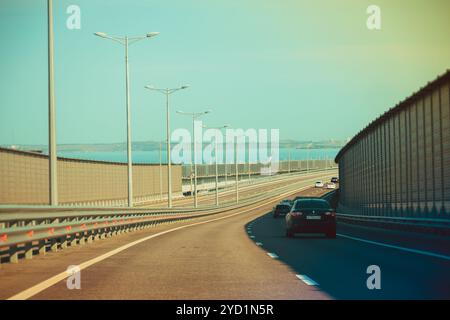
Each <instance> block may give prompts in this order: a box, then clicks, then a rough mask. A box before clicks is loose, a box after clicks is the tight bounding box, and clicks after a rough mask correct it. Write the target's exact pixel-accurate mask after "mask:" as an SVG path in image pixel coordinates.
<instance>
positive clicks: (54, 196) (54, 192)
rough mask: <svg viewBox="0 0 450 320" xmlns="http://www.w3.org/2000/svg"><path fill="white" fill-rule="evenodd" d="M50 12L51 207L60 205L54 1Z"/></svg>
mask: <svg viewBox="0 0 450 320" xmlns="http://www.w3.org/2000/svg"><path fill="white" fill-rule="evenodd" d="M47 10H48V17H47V18H48V160H49V198H50V199H49V200H50V205H52V206H56V205H58V179H57V166H58V164H57V157H56V116H55V113H56V107H55V81H54V73H55V72H54V64H53V55H54V51H53V1H52V0H48V1H47Z"/></svg>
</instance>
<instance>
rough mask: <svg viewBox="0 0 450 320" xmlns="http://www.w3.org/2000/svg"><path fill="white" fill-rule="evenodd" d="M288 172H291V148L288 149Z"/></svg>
mask: <svg viewBox="0 0 450 320" xmlns="http://www.w3.org/2000/svg"><path fill="white" fill-rule="evenodd" d="M288 173H291V148H289V150H288Z"/></svg>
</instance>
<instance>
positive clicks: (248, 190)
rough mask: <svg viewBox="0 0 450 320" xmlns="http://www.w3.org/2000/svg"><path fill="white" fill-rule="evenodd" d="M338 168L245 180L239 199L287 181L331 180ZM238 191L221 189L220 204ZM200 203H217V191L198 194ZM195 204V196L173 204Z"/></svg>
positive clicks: (158, 203) (151, 205)
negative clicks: (252, 180)
mask: <svg viewBox="0 0 450 320" xmlns="http://www.w3.org/2000/svg"><path fill="white" fill-rule="evenodd" d="M337 174H338V172H337V170H325V171H319V172H312V173H301V174H294V175H290V176H285V177H284V178H283V179H274V180H265V181H264V180H263V179H261V180H262V181H259V182H258V183H256V184H246V183H245V181H244V182H242V183H241V184H240V185H239V199H240V200H245V199H246V198H250V197H252V196H254V195H256V194H260V193H261V192H264V191H270V190H271V189H273V188H276V187H279V186H283V185H286V183H287V182H289V183H294V182H297V181H301V180H304V179H318V180H320V179H322V180H324V181H326V180H329V179H330V178H331V177H333V176H337ZM235 199H236V192H235V188H234V186H232V187H229V188H227V189H222V190H219V204H224V203H230V202H233V201H235ZM165 204H166V202H164V201H163V202H156V203H152V204H149V205H146V206H145V207H149V208H153V207H154V208H160V207H164V205H165ZM198 204H199V206H206V205H214V204H215V192H214V191H212V192H209V193H202V194H199V195H198ZM193 205H194V197H192V196H187V197H184V198H179V199H174V200H173V206H174V207H175V208H176V207H193Z"/></svg>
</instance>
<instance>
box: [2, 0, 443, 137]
mask: <svg viewBox="0 0 450 320" xmlns="http://www.w3.org/2000/svg"><path fill="white" fill-rule="evenodd" d="M71 4H76V5H78V6H80V8H81V30H69V29H67V28H66V19H67V18H68V15H67V14H66V8H67V7H68V6H69V5H71ZM370 4H376V5H378V6H380V8H381V14H382V30H380V31H370V30H368V29H367V28H366V19H367V14H366V8H367V6H368V5H370ZM54 15H55V72H56V74H55V76H56V105H57V142H58V143H108V142H123V141H125V140H126V129H125V83H124V81H125V78H124V71H125V70H124V68H125V67H124V48H123V47H122V46H120V45H119V44H117V43H115V42H112V41H109V40H105V39H101V38H98V37H95V36H93V33H94V32H96V31H103V32H106V33H108V34H111V35H126V34H128V35H142V34H145V33H147V32H150V31H159V32H160V33H161V34H160V35H159V36H158V37H155V38H153V39H149V40H144V41H142V42H139V43H136V44H135V45H133V46H131V47H130V67H131V70H130V72H131V104H132V125H133V140H135V141H143V140H160V139H163V138H164V133H165V113H164V107H165V105H164V103H165V100H164V96H163V95H162V94H159V93H157V92H151V91H148V90H146V89H144V86H145V85H147V84H153V85H155V86H157V87H176V86H179V85H183V84H189V85H191V87H190V88H189V89H188V90H185V91H180V92H177V93H175V94H174V95H173V98H172V111H173V112H172V113H171V114H172V128H173V129H175V128H178V127H186V128H189V129H190V123H189V120H188V119H187V118H186V117H181V116H178V115H176V114H175V110H179V109H181V110H186V111H191V110H192V111H200V110H204V109H212V110H213V113H212V114H210V115H207V116H205V117H204V118H203V120H204V121H205V123H206V124H208V125H210V126H217V125H222V124H230V125H232V126H233V127H240V128H244V129H245V128H256V129H258V128H268V129H270V128H279V129H280V137H281V139H298V140H322V139H330V138H334V139H345V138H348V137H351V136H353V135H354V134H356V133H357V132H358V131H359V130H360V129H362V128H363V127H365V126H366V125H367V124H368V123H369V122H370V121H371V120H372V119H374V118H375V117H377V116H378V115H379V114H381V113H383V112H384V111H386V110H387V109H388V108H390V107H392V106H393V105H395V104H396V103H398V102H399V101H401V100H403V99H404V98H405V97H407V96H409V95H410V94H411V93H413V92H414V91H416V90H417V89H419V88H420V87H421V86H423V85H424V84H425V83H426V82H427V81H431V80H432V79H434V78H435V77H436V76H438V75H439V74H442V73H443V72H444V71H445V70H446V69H448V68H450V1H446V0H442V1H441V0H432V1H424V0H396V1H392V0H376V1H374V0H370V1H365V0H345V1H344V0H339V1H331V0H329V1H324V0H316V1H306V0H305V1H300V0H283V1H266V0H260V1H256V0H227V1H210V0H191V1H186V0H164V1H163V0H158V1H156V0H154V1H144V0H70V1H66V0H61V1H54ZM46 23H47V21H46V1H45V0H1V2H0V38H1V39H2V45H1V47H0V144H46V143H47V108H48V104H47V29H46Z"/></svg>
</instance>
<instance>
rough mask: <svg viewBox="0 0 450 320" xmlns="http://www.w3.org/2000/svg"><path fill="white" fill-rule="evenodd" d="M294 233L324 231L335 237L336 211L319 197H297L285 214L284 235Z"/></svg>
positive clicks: (289, 235)
mask: <svg viewBox="0 0 450 320" xmlns="http://www.w3.org/2000/svg"><path fill="white" fill-rule="evenodd" d="M296 233H324V234H325V235H326V236H327V237H328V238H336V213H335V212H334V210H333V209H332V208H331V206H330V204H329V203H328V201H326V200H324V199H320V198H309V199H298V200H297V201H295V203H294V205H293V206H292V208H291V211H290V212H289V213H288V214H287V215H286V236H287V237H289V238H290V237H293V236H294V235H295V234H296Z"/></svg>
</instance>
